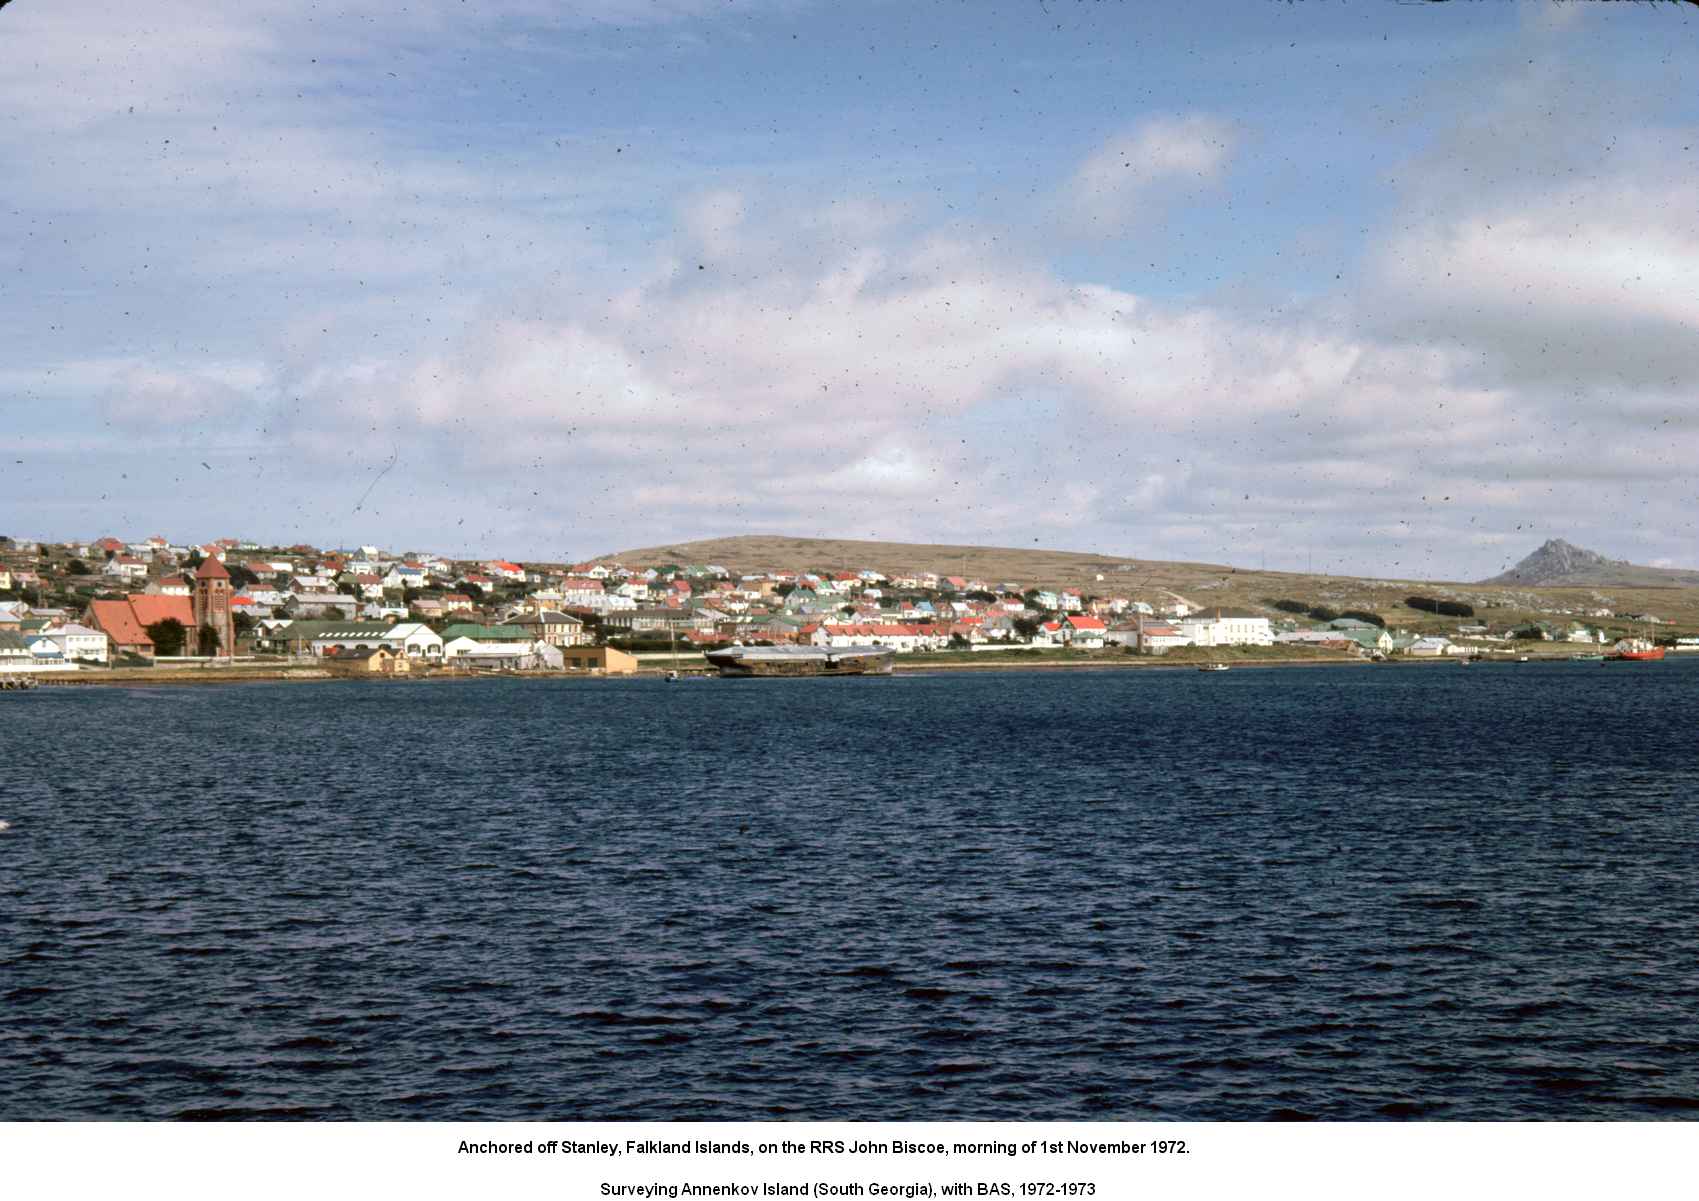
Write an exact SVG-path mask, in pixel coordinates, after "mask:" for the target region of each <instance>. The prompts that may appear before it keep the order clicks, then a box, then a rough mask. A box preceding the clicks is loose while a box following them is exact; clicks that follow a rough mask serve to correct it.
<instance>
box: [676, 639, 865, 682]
mask: <svg viewBox="0 0 1699 1201" xmlns="http://www.w3.org/2000/svg"><path fill="white" fill-rule="evenodd" d="M896 657H897V656H896V652H895V651H893V650H892V649H891V648H890V647H887V646H844V647H814V646H728V647H722V648H721V649H719V650H712V651H709V652H707V654H706V655H705V658H706V659H707V660H708V662H709V663H711V664H713V666H715V667H717V668H718V669H719V672H720V674H721V675H722V676H888V675H890V674H891V664H892V662H893V661H894V660H895V659H896Z"/></svg>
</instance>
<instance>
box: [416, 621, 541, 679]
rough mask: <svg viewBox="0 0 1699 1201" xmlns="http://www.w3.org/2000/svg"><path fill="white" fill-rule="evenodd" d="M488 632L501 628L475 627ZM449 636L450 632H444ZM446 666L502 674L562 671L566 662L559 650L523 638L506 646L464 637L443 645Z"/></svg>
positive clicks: (452, 639)
mask: <svg viewBox="0 0 1699 1201" xmlns="http://www.w3.org/2000/svg"><path fill="white" fill-rule="evenodd" d="M471 628H473V629H478V630H482V631H484V632H485V633H486V634H487V633H488V632H490V631H491V630H496V629H501V628H503V627H499V626H474V627H471ZM444 632H445V633H446V632H447V631H444ZM442 658H443V663H444V664H445V665H448V666H454V667H468V668H474V667H475V668H485V669H493V670H500V671H535V670H539V669H542V668H546V667H561V666H563V665H564V664H565V658H564V656H563V654H562V652H561V650H560V648H559V647H553V646H550V645H549V644H548V643H546V642H532V641H527V640H526V639H525V638H524V636H523V635H520V637H519V638H518V639H516V640H514V641H509V642H502V641H495V640H492V639H489V638H474V637H471V636H470V635H460V636H458V637H454V638H449V639H447V640H445V641H444V642H443V648H442Z"/></svg>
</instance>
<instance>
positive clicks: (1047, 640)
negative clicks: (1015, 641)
mask: <svg viewBox="0 0 1699 1201" xmlns="http://www.w3.org/2000/svg"><path fill="white" fill-rule="evenodd" d="M1029 641H1030V642H1031V644H1032V645H1033V646H1042V647H1059V646H1066V645H1067V642H1068V631H1067V629H1066V627H1064V626H1063V625H1062V623H1061V622H1059V621H1045V622H1040V623H1039V626H1038V629H1037V630H1036V631H1034V633H1033V635H1032V638H1031V639H1030V640H1029Z"/></svg>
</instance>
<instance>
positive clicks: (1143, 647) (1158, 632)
mask: <svg viewBox="0 0 1699 1201" xmlns="http://www.w3.org/2000/svg"><path fill="white" fill-rule="evenodd" d="M1137 641H1138V648H1139V650H1140V651H1141V652H1142V653H1144V654H1147V655H1160V654H1163V653H1164V652H1166V651H1171V650H1173V649H1174V648H1175V647H1177V646H1191V645H1192V640H1191V638H1190V637H1188V636H1187V634H1186V632H1185V631H1184V630H1182V629H1180V627H1178V626H1175V625H1170V624H1169V623H1167V622H1164V621H1146V622H1145V623H1144V624H1143V625H1142V626H1141V627H1140V628H1139V634H1138V640H1137Z"/></svg>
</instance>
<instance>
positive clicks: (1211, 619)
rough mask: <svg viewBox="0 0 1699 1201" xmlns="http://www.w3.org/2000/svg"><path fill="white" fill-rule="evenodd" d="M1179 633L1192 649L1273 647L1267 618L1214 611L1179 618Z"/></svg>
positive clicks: (1272, 636) (1272, 630) (1270, 627)
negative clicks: (1196, 647)
mask: <svg viewBox="0 0 1699 1201" xmlns="http://www.w3.org/2000/svg"><path fill="white" fill-rule="evenodd" d="M1179 626H1180V633H1182V634H1184V635H1185V636H1186V638H1187V639H1188V640H1189V641H1190V642H1191V644H1192V645H1193V646H1273V645H1274V629H1273V627H1272V626H1270V625H1269V623H1268V618H1266V617H1252V616H1251V615H1249V614H1239V613H1228V612H1227V611H1225V610H1220V609H1218V610H1215V611H1214V612H1213V613H1199V614H1196V615H1195V616H1192V617H1185V618H1181V620H1180V622H1179Z"/></svg>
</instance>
